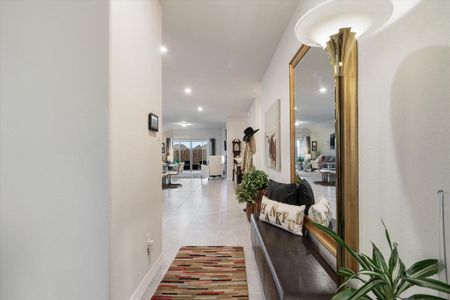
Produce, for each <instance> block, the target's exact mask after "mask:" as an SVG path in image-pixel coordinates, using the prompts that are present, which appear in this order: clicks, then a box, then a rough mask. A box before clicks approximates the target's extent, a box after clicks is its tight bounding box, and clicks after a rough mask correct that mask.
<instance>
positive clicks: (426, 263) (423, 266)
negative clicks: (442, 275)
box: [397, 259, 439, 294]
mask: <svg viewBox="0 0 450 300" xmlns="http://www.w3.org/2000/svg"><path fill="white" fill-rule="evenodd" d="M438 272H439V262H438V260H437V259H424V260H421V261H418V262H416V263H415V264H413V265H412V266H411V267H409V268H408V270H406V274H407V276H408V277H412V278H427V277H430V276H433V275H435V274H437V273H438ZM411 286H412V284H411V283H410V282H408V281H405V280H402V281H401V283H400V284H399V285H398V288H397V293H398V294H401V293H403V292H404V291H406V290H407V289H409V288H410V287H411Z"/></svg>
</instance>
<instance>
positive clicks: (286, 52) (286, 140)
mask: <svg viewBox="0 0 450 300" xmlns="http://www.w3.org/2000/svg"><path fill="white" fill-rule="evenodd" d="M320 2H321V1H317V0H315V1H313V0H309V1H308V0H305V1H300V3H299V4H298V6H297V8H296V9H295V11H294V12H293V16H292V18H291V20H290V21H289V24H288V26H287V27H286V30H285V32H284V34H283V36H282V38H281V40H280V43H279V44H278V47H277V49H276V50H275V53H274V55H273V57H272V60H271V62H270V64H269V66H268V68H267V70H266V73H265V75H264V78H263V81H262V88H261V96H260V97H259V98H257V99H255V100H254V102H253V104H252V106H251V108H250V111H249V120H250V122H251V125H252V126H254V127H257V128H261V134H260V135H259V136H257V137H256V143H257V148H258V149H261V151H257V153H256V155H255V157H254V161H255V166H256V167H257V168H258V169H262V170H264V171H266V172H267V173H268V174H269V176H270V177H271V178H273V179H274V180H277V181H281V182H290V154H289V151H290V125H289V62H290V60H291V59H292V57H293V56H294V55H295V53H296V52H297V51H298V49H299V48H300V46H301V43H300V42H299V41H298V40H297V39H296V37H295V34H294V27H295V24H296V23H297V21H298V19H299V18H300V17H301V16H302V15H303V14H304V13H305V12H306V11H308V9H310V8H312V7H313V6H315V5H316V4H318V3H320ZM277 99H280V100H281V111H280V115H281V122H280V126H281V140H280V145H281V151H282V154H281V170H280V171H277V170H274V169H270V168H267V167H266V166H265V160H264V122H265V121H264V115H265V113H266V111H267V110H268V109H269V108H270V106H271V105H272V104H273V103H274V102H275V101H276V100H277ZM254 114H256V115H254Z"/></svg>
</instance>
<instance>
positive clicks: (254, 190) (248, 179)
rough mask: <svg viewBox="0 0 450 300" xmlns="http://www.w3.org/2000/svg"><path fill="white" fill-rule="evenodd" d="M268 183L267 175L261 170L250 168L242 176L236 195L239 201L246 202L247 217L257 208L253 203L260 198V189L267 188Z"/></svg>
mask: <svg viewBox="0 0 450 300" xmlns="http://www.w3.org/2000/svg"><path fill="white" fill-rule="evenodd" d="M268 183H269V176H268V175H267V174H266V173H265V172H264V171H261V170H251V171H248V172H246V173H244V176H242V181H241V184H240V185H239V186H238V189H237V194H236V196H237V200H238V201H239V203H246V204H247V207H246V213H247V218H248V219H250V215H251V214H252V213H254V212H255V211H256V210H257V209H256V205H255V204H256V203H257V202H258V201H259V200H261V198H262V195H263V192H262V191H263V190H264V189H266V188H267V185H268Z"/></svg>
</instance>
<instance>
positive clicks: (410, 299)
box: [406, 294, 447, 300]
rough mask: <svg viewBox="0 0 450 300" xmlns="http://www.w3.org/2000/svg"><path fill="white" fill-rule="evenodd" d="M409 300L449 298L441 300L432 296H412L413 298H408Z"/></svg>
mask: <svg viewBox="0 0 450 300" xmlns="http://www.w3.org/2000/svg"><path fill="white" fill-rule="evenodd" d="M406 299H407V300H447V298H441V297H437V296H431V295H421V294H417V295H412V296H411V297H408V298H406Z"/></svg>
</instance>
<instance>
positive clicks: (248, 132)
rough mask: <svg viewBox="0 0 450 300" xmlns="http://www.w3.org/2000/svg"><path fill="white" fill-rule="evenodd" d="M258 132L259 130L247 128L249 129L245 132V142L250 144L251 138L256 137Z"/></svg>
mask: <svg viewBox="0 0 450 300" xmlns="http://www.w3.org/2000/svg"><path fill="white" fill-rule="evenodd" d="M258 130H259V129H256V130H253V128H251V127H247V128H246V129H245V130H244V138H243V140H244V142H248V141H249V139H250V137H252V135H254V134H255V133H257V132H258Z"/></svg>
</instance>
